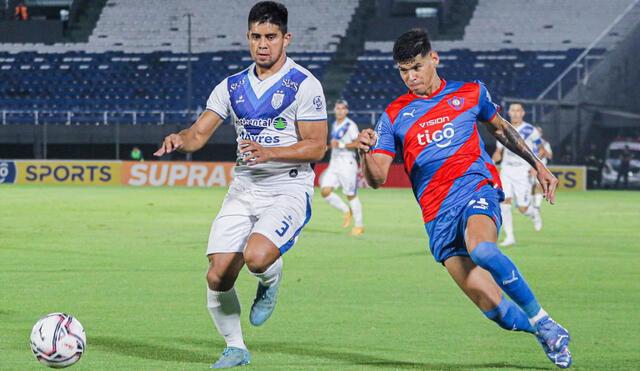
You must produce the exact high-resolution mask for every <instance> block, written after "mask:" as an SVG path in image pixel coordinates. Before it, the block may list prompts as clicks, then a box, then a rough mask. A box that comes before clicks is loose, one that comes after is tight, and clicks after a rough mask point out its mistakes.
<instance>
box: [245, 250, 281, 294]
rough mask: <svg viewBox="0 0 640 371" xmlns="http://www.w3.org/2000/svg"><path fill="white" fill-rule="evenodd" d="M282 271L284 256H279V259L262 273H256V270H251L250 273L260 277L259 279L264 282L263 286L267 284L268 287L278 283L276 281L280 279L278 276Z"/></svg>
mask: <svg viewBox="0 0 640 371" xmlns="http://www.w3.org/2000/svg"><path fill="white" fill-rule="evenodd" d="M280 272H282V256H281V257H279V258H278V260H276V261H275V262H273V264H271V265H270V266H269V268H267V270H266V271H264V272H262V273H255V272H251V271H249V273H251V274H253V275H254V276H256V277H258V279H259V280H260V283H262V285H263V286H267V287H269V286H271V285H273V284H274V283H276V281H277V280H278V276H279V275H280Z"/></svg>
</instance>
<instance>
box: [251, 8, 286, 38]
mask: <svg viewBox="0 0 640 371" xmlns="http://www.w3.org/2000/svg"><path fill="white" fill-rule="evenodd" d="M288 18H289V12H288V11H287V8H286V7H285V6H284V5H282V4H280V3H276V2H275V1H261V2H259V3H257V4H256V5H254V6H253V8H251V11H250V12H249V28H251V24H252V23H256V22H257V23H271V24H274V25H276V26H278V27H280V31H282V34H283V35H284V34H286V33H287V21H288Z"/></svg>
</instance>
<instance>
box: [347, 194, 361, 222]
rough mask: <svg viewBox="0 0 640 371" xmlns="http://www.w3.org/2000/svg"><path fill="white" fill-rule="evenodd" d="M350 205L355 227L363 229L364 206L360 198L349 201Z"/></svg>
mask: <svg viewBox="0 0 640 371" xmlns="http://www.w3.org/2000/svg"><path fill="white" fill-rule="evenodd" d="M349 205H351V212H352V213H353V220H354V226H355V227H362V204H361V203H360V199H359V198H358V196H356V197H355V198H354V199H353V200H349Z"/></svg>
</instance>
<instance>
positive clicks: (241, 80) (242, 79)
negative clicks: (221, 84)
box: [229, 77, 245, 93]
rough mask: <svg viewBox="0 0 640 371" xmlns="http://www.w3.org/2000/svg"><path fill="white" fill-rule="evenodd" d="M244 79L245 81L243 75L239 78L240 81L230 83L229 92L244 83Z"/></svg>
mask: <svg viewBox="0 0 640 371" xmlns="http://www.w3.org/2000/svg"><path fill="white" fill-rule="evenodd" d="M244 81H245V79H244V77H243V78H241V79H240V81H238V82H234V83H233V84H231V85H230V86H229V93H233V92H234V90H236V89H237V88H239V87H240V86H242V85H244Z"/></svg>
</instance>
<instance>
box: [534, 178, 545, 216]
mask: <svg viewBox="0 0 640 371" xmlns="http://www.w3.org/2000/svg"><path fill="white" fill-rule="evenodd" d="M535 184H536V185H535V186H534V187H533V207H535V208H536V209H538V210H540V207H541V206H542V198H543V195H542V186H541V185H540V183H539V182H538V181H537V180H536V182H535Z"/></svg>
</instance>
